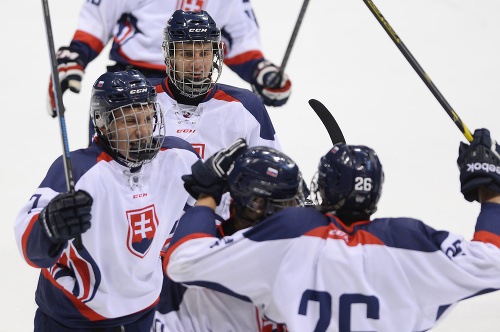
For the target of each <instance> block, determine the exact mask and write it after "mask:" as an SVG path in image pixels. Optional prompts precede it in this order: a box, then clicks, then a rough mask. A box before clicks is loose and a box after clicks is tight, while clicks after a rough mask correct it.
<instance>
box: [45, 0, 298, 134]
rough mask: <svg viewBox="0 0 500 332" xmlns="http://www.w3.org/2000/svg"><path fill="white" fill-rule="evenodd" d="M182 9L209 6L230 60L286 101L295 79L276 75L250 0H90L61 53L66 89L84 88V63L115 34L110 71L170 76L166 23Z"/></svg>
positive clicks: (273, 100)
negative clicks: (166, 58) (164, 44)
mask: <svg viewBox="0 0 500 332" xmlns="http://www.w3.org/2000/svg"><path fill="white" fill-rule="evenodd" d="M177 9H182V10H186V11H200V10H206V11H207V12H209V13H210V14H211V15H212V16H213V17H214V18H215V21H216V22H218V24H219V27H220V28H221V29H222V30H223V40H224V44H225V45H226V48H225V59H224V61H225V63H226V65H228V66H229V68H231V69H232V70H233V71H234V72H235V73H237V74H238V75H239V76H240V77H241V78H242V79H243V80H245V81H246V82H248V83H250V84H251V86H252V89H253V91H254V92H255V93H256V94H257V95H258V96H259V97H260V98H261V99H262V101H263V102H264V103H265V104H266V105H269V106H281V105H283V104H285V103H286V102H287V100H288V98H289V96H290V93H291V86H292V85H291V82H290V80H289V79H288V76H287V75H283V77H282V78H281V80H277V81H276V78H277V74H278V71H279V68H277V67H276V66H275V65H274V64H272V63H271V62H270V61H268V60H267V59H265V57H264V55H263V54H262V49H261V42H260V36H259V28H258V25H257V22H256V20H255V18H254V15H253V10H252V7H251V4H250V1H248V0H178V1H163V0H93V1H85V2H84V3H83V5H82V9H81V11H80V17H79V21H78V27H77V30H76V32H75V34H74V37H73V40H72V41H71V43H70V45H69V46H65V47H61V48H60V49H59V51H58V54H57V63H58V70H59V78H60V81H61V87H62V91H63V92H64V91H66V90H67V89H69V90H71V91H72V92H76V93H78V92H80V88H81V81H82V78H83V75H84V71H85V68H86V67H87V65H88V64H89V63H90V62H91V61H92V60H94V59H95V58H96V57H97V56H98V55H99V54H100V53H101V51H102V50H103V48H104V46H105V45H106V44H107V43H108V42H109V41H110V40H113V45H112V47H111V52H110V55H109V58H110V60H112V61H115V64H114V65H113V66H109V67H108V71H119V70H125V69H128V68H135V69H137V70H139V71H141V72H142V73H143V74H144V75H146V77H148V78H152V77H165V76H166V73H165V70H166V67H165V63H164V59H163V56H162V51H161V45H162V29H163V28H164V26H165V22H166V21H167V20H168V19H169V17H170V16H171V15H172V13H174V11H175V10H177ZM275 81H276V82H275ZM48 92H49V97H48V111H49V114H50V115H51V116H52V117H55V116H56V107H55V100H54V95H53V91H52V84H50V85H49V89H48ZM92 129H93V128H92V126H91V128H90V130H91V131H92ZM91 134H92V135H91V136H90V139H92V136H93V133H91Z"/></svg>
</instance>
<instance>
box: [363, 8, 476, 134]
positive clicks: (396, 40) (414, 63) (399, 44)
mask: <svg viewBox="0 0 500 332" xmlns="http://www.w3.org/2000/svg"><path fill="white" fill-rule="evenodd" d="M363 1H364V3H365V4H366V5H367V6H368V8H369V9H370V11H371V12H372V14H373V16H375V18H376V19H377V20H378V22H379V23H380V25H381V26H382V27H383V28H384V30H385V31H386V32H387V34H388V35H389V37H390V38H391V39H392V41H393V42H394V44H396V46H397V47H398V49H399V50H400V51H401V53H402V54H403V55H404V57H405V58H406V60H408V62H409V63H410V65H411V66H412V67H413V69H415V71H416V72H417V74H418V76H420V78H421V79H422V81H424V83H425V85H427V87H428V88H429V90H431V92H432V94H433V95H434V97H436V99H437V100H438V102H439V103H440V104H441V106H442V107H443V108H444V110H445V111H446V113H448V115H449V116H450V118H451V119H452V120H453V122H454V123H455V125H456V126H457V127H458V129H460V131H461V132H462V134H464V136H465V138H467V140H469V141H472V135H471V133H470V131H469V129H467V127H466V126H465V124H464V123H463V121H462V120H461V119H460V118H459V117H458V115H457V113H455V111H454V110H453V108H452V107H451V106H450V104H449V103H448V101H446V99H445V98H444V96H443V94H442V93H441V92H440V91H439V90H438V88H437V87H436V86H435V85H434V83H433V82H432V81H431V79H430V78H429V76H428V75H427V74H426V73H425V71H424V69H423V68H422V67H421V66H420V64H419V63H418V62H417V60H416V59H415V58H414V57H413V55H412V54H411V53H410V51H409V50H408V49H407V48H406V46H405V44H404V43H403V41H402V40H401V38H399V36H398V35H397V34H396V31H394V29H393V28H392V27H391V26H390V25H389V22H387V20H386V19H385V18H384V16H383V15H382V13H381V12H380V11H379V10H378V8H377V7H376V6H375V4H374V3H373V1H371V0H363Z"/></svg>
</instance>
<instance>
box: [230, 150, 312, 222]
mask: <svg viewBox="0 0 500 332" xmlns="http://www.w3.org/2000/svg"><path fill="white" fill-rule="evenodd" d="M227 181H228V184H229V192H230V193H231V197H232V199H233V203H234V204H235V205H236V206H237V207H239V208H242V207H244V208H247V209H250V210H251V211H253V212H255V213H256V215H258V216H259V217H258V218H255V222H258V221H260V220H262V219H264V218H265V217H266V216H269V215H271V214H273V213H274V212H276V211H277V210H279V209H282V208H284V207H287V206H293V205H296V204H297V205H302V203H303V201H304V197H303V194H302V183H303V180H302V175H301V173H300V171H299V168H298V166H297V164H295V162H294V161H293V160H292V159H291V158H290V157H288V156H286V155H285V154H283V153H282V152H279V151H277V150H275V149H273V148H269V147H253V148H250V149H248V150H247V151H245V152H244V153H243V154H242V155H241V156H239V157H238V158H236V160H235V162H234V166H233V169H232V170H231V172H230V173H229V175H228V177H227Z"/></svg>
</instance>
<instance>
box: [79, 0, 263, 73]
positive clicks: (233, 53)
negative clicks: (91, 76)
mask: <svg viewBox="0 0 500 332" xmlns="http://www.w3.org/2000/svg"><path fill="white" fill-rule="evenodd" d="M177 9H183V10H186V11H199V10H205V11H207V12H208V13H209V14H210V16H212V18H213V19H214V20H215V22H216V23H217V26H218V27H219V28H220V29H221V30H222V40H223V41H224V43H225V45H226V52H225V56H224V58H225V59H224V62H225V64H226V65H228V66H229V67H230V68H231V69H232V70H234V71H235V72H236V73H237V74H238V75H239V76H241V77H242V78H243V79H244V80H245V81H247V82H250V81H251V76H252V70H253V68H254V66H255V64H256V63H257V62H259V61H261V60H262V59H263V55H262V52H261V42H260V36H259V28H258V25H257V23H256V21H255V18H254V16H253V11H252V7H251V5H250V2H249V0H171V1H165V0H92V1H85V2H84V3H83V6H82V8H81V11H80V16H79V20H78V27H77V31H76V32H75V35H74V37H73V40H72V41H71V44H70V47H71V48H72V50H74V51H76V52H78V53H79V54H80V55H81V59H82V61H83V65H84V68H85V67H86V66H87V64H88V63H89V62H90V61H92V60H93V59H95V58H96V57H97V56H98V55H99V53H101V51H102V49H103V48H104V46H105V45H106V44H107V43H108V42H109V41H110V40H111V39H112V40H113V45H112V49H111V53H110V55H109V58H110V59H111V60H114V61H116V62H117V63H119V64H121V65H124V66H126V65H132V66H135V67H138V69H139V68H146V69H152V70H158V71H160V72H163V73H165V69H166V68H165V62H164V59H163V54H162V51H161V45H162V33H163V28H164V27H165V26H166V23H167V21H168V19H169V18H170V16H171V15H172V14H173V13H174V11H175V10H177ZM144 73H145V75H146V76H148V75H147V72H146V71H144ZM165 75H166V74H165Z"/></svg>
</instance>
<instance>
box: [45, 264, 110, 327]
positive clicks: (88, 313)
mask: <svg viewBox="0 0 500 332" xmlns="http://www.w3.org/2000/svg"><path fill="white" fill-rule="evenodd" d="M42 271H43V276H44V277H45V278H47V279H48V280H50V282H51V283H52V284H53V285H54V286H55V287H57V288H59V289H60V290H61V291H63V293H64V295H65V296H66V297H67V298H68V299H70V300H71V302H72V303H73V305H74V306H75V307H76V309H78V311H79V312H80V313H81V314H82V315H83V316H85V317H87V318H88V319H89V320H91V321H97V320H103V319H107V318H106V317H104V316H101V315H99V314H98V313H97V312H95V311H94V310H92V309H90V308H89V307H87V306H86V305H85V304H83V302H82V301H80V300H78V299H77V298H76V296H74V295H73V294H72V293H70V292H68V291H67V290H66V289H65V288H64V287H63V286H61V285H60V284H58V283H57V281H56V280H55V279H54V278H53V277H52V276H51V275H50V272H49V270H48V269H43V270H42Z"/></svg>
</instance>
